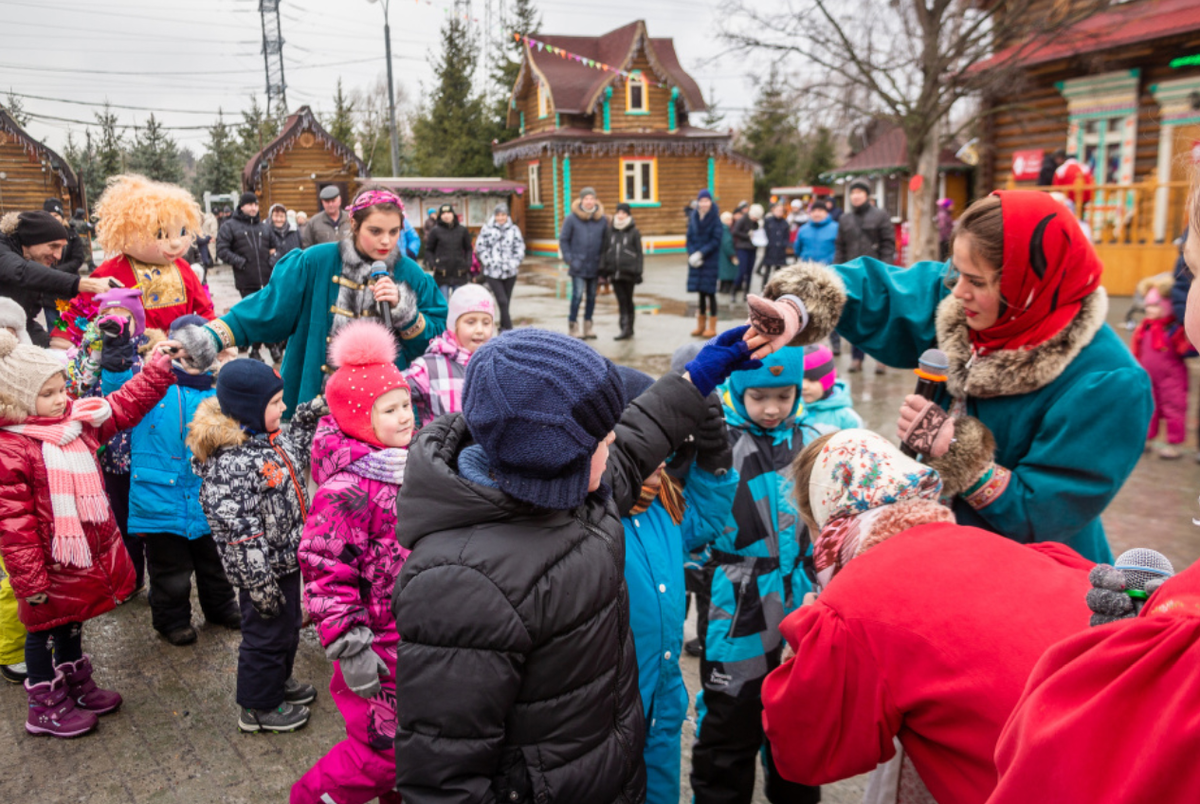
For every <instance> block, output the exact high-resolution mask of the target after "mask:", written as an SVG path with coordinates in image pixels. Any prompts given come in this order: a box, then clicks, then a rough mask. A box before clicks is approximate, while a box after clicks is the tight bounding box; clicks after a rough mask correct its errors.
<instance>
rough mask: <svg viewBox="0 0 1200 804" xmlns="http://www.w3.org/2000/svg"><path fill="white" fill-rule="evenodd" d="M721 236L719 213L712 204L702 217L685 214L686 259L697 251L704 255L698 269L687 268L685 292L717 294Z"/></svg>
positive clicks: (721, 225)
mask: <svg viewBox="0 0 1200 804" xmlns="http://www.w3.org/2000/svg"><path fill="white" fill-rule="evenodd" d="M724 234H725V227H724V225H723V224H722V223H721V210H719V209H717V205H716V204H715V203H714V204H713V205H712V209H710V210H709V211H708V214H707V215H705V216H704V217H703V218H702V217H700V212H699V211H698V210H692V211H691V212H690V213H688V227H687V253H688V256H689V257H690V256H691V255H692V254H694V253H696V252H697V251H699V252H700V253H701V254H703V255H704V262H703V263H701V264H700V267H699V268H693V267H692V266H691V265H690V264H689V265H688V283H687V289H688V293H716V292H717V275H718V274H719V273H720V272H721V238H722V236H723V235H724Z"/></svg>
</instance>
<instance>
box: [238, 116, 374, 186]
mask: <svg viewBox="0 0 1200 804" xmlns="http://www.w3.org/2000/svg"><path fill="white" fill-rule="evenodd" d="M306 131H309V132H312V133H313V134H314V135H315V136H316V137H317V138H318V139H319V140H320V141H321V144H322V146H323V147H324V148H325V150H327V151H333V152H334V153H336V154H337V155H338V156H340V157H341V158H342V163H343V165H345V166H347V167H349V166H350V165H352V164H353V165H355V166H356V167H357V168H358V177H359V178H360V179H365V178H369V177H370V175H371V174H370V172H369V171H368V170H367V164H366V163H365V162H363V160H361V159H359V158H358V155H357V154H355V153H354V151H353V150H352V149H351V148H350V147H349V146H348V145H346V143H344V142H342V141H341V140H337V139H334V137H333V135H332V134H330V133H329V132H328V131H326V130H325V129H324V127H323V126H321V124H320V122H318V121H317V117H316V115H314V114H313V111H312V109H310V108H309V107H308V106H301V107H300V108H299V109H297V110H296V111H295V112H294V113H293V114H290V115H288V118H287V121H285V122H284V126H283V130H282V131H280V132H279V134H278V135H277V136H276V137H275V139H273V140H271V141H270V142H269V143H267V144H266V145H265V146H263V149H262V150H261V151H259V152H258V153H256V154H255V155H254V156H252V157H250V161H249V162H247V163H246V167H245V168H244V169H243V171H242V180H243V182H244V183H245V185H246V186H247V187H255V186H257V184H258V180H259V178H260V177H261V176H262V171H263V167H264V166H265V165H266V164H267V163H269V162H271V161H273V160H274V158H275V157H276V156H278V155H279V153H280V152H281V151H285V150H287V149H288V148H290V147H291V146H292V145H294V144H295V142H296V140H297V139H299V138H300V135H301V134H303V133H304V132H306Z"/></svg>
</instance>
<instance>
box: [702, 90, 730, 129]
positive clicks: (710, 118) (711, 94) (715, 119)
mask: <svg viewBox="0 0 1200 804" xmlns="http://www.w3.org/2000/svg"><path fill="white" fill-rule="evenodd" d="M724 124H725V112H724V110H722V109H721V107H720V106H718V105H717V95H716V92H715V91H714V90H713V88H712V85H711V84H709V86H708V108H707V109H705V110H704V117H703V118H702V119H701V121H700V127H701V128H706V129H708V130H709V131H720V130H721V127H722V126H723V125H724Z"/></svg>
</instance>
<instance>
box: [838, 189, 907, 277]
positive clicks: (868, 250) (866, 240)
mask: <svg viewBox="0 0 1200 804" xmlns="http://www.w3.org/2000/svg"><path fill="white" fill-rule="evenodd" d="M859 257H874V258H875V259H877V260H879V261H880V262H886V263H888V264H889V265H891V264H893V263H894V262H895V261H896V230H895V228H894V227H893V226H892V219H891V218H889V217H888V214H887V213H886V212H884V211H883V210H882V209H880V208H879V207H877V206H875V205H874V204H872V203H870V202H869V201H868V202H867V203H865V204H863V205H862V206H861V207H854V208H852V209H851V210H850V211H849V212H846V213H845V214H843V215H842V217H841V218H840V219H839V220H838V234H837V241H836V244H835V246H834V254H833V261H834V262H835V263H836V264H838V265H841V264H842V263H844V262H850V260H856V259H858V258H859Z"/></svg>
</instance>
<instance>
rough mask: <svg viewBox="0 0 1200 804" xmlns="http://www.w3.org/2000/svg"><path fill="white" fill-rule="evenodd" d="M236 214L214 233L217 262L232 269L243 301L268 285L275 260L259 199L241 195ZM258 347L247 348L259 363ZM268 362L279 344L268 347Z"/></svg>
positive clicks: (277, 358)
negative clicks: (259, 206)
mask: <svg viewBox="0 0 1200 804" xmlns="http://www.w3.org/2000/svg"><path fill="white" fill-rule="evenodd" d="M238 201H239V203H238V208H237V212H235V213H233V216H232V217H231V218H230V219H229V220H227V221H225V223H223V224H221V229H220V231H219V232H217V258H218V259H219V260H221V261H222V262H226V263H228V264H229V265H230V266H231V267H232V268H233V285H234V287H236V288H237V290H238V293H240V294H242V298H243V299H244V298H246V297H247V296H249V295H251V294H253V293H257V292H258V291H260V290H262V289H263V288H264V287H266V285H267V283H268V282H270V281H271V271H272V270H274V268H275V258H274V256H273V255H272V254H271V243H272V238H271V226H270V224H266V223H263V222H262V221H260V220H259V218H258V197H257V196H255V195H254V193H242V197H241V198H240V199H238ZM262 345H263V344H261V343H252V344H250V351H249V357H250V358H251V359H253V360H262V359H263V358H262V355H261V354H260V352H259V348H260V347H262ZM268 351H269V352H270V354H271V361H272V362H274V363H278V362H279V361H280V360H281V359H282V356H283V348H282V346H281V345H280V344H274V343H273V344H268Z"/></svg>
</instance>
